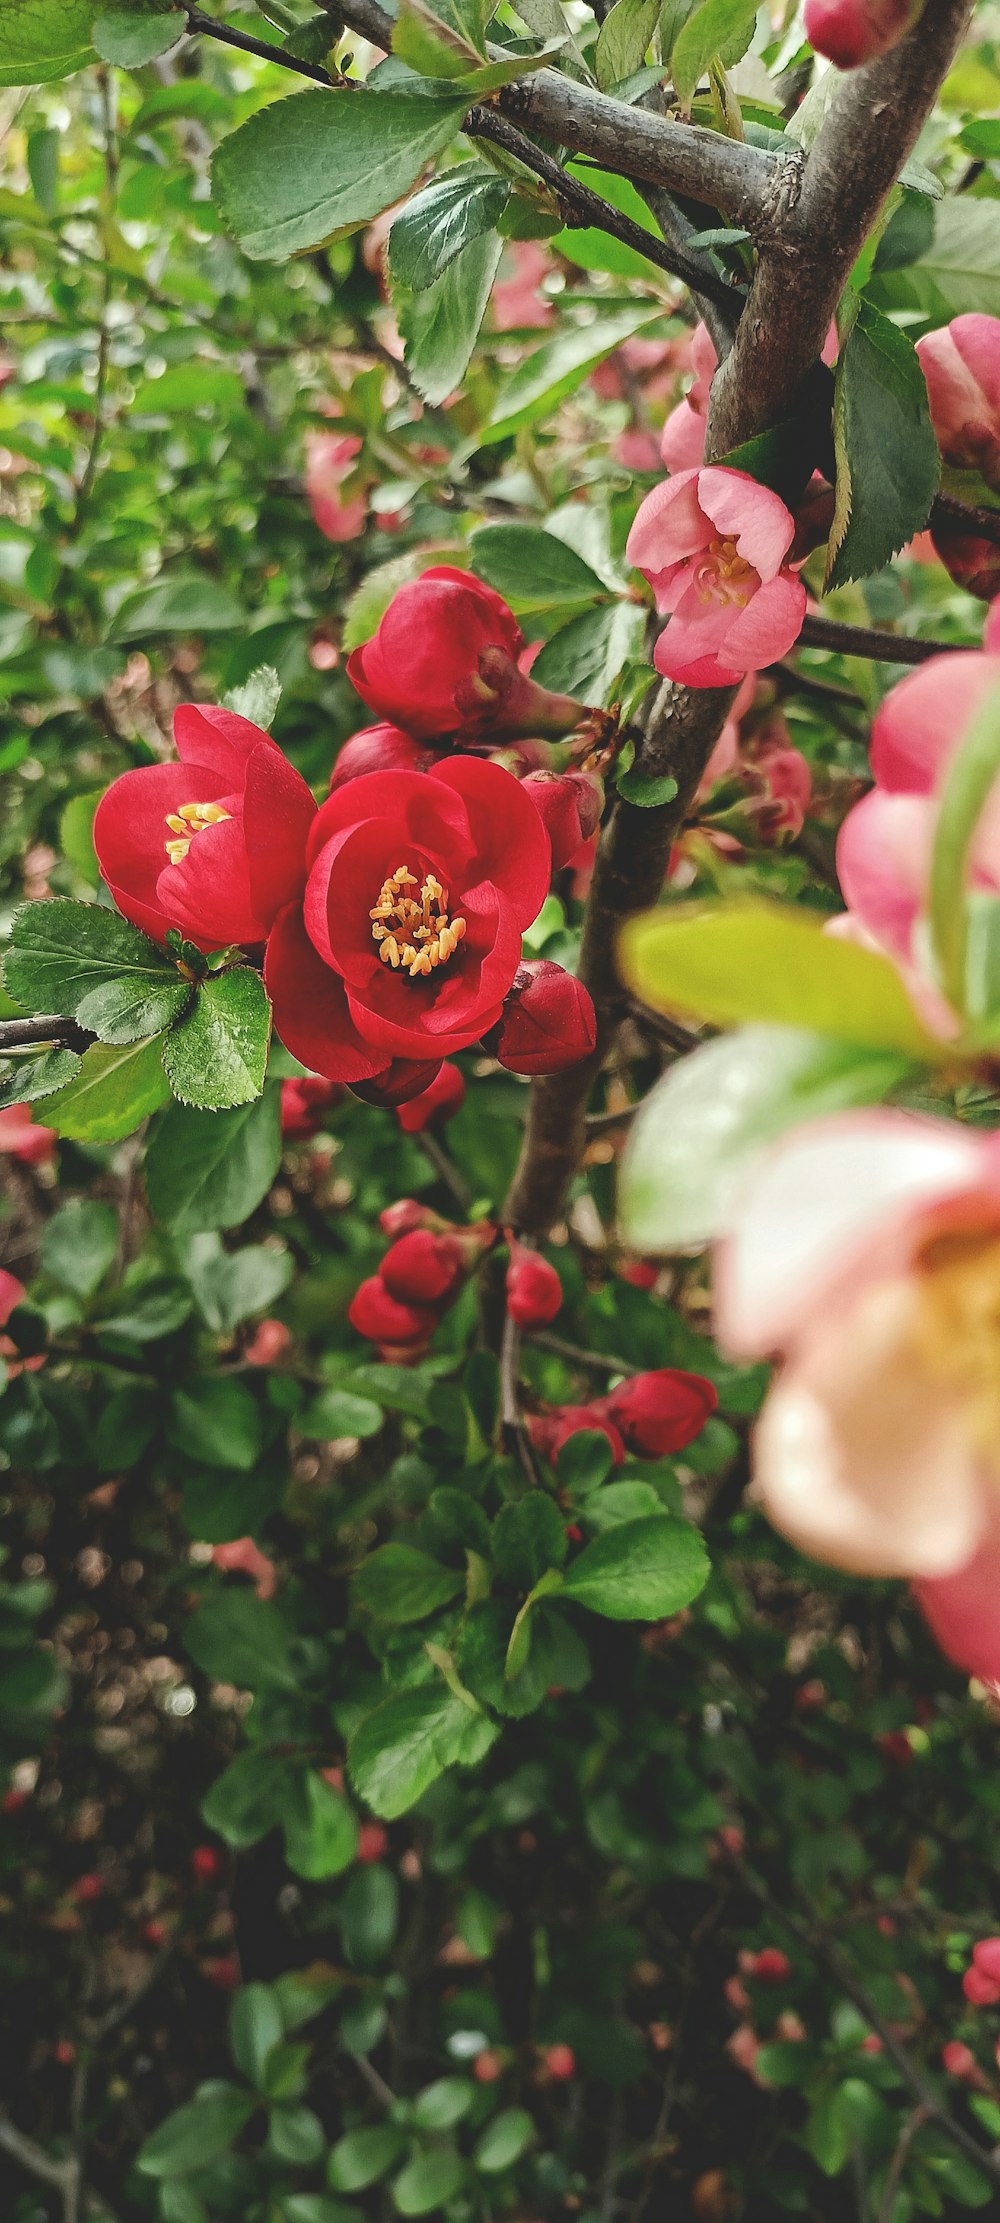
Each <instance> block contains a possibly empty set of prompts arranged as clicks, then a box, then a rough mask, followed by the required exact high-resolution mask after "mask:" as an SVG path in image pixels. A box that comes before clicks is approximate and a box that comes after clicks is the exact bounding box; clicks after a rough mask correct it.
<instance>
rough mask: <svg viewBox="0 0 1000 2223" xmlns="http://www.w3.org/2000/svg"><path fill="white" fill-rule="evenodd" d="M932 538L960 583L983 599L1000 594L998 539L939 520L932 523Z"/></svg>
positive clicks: (946, 568)
mask: <svg viewBox="0 0 1000 2223" xmlns="http://www.w3.org/2000/svg"><path fill="white" fill-rule="evenodd" d="M931 539H932V541H933V542H934V546H935V548H936V549H937V552H938V555H939V556H940V558H941V561H942V563H943V565H944V568H945V570H946V572H947V573H948V576H949V578H950V579H954V581H955V585H956V586H957V587H964V588H965V591H966V594H974V595H976V596H978V599H979V601H980V602H992V601H993V598H994V596H995V595H998V594H1000V548H998V547H997V545H996V542H995V541H992V540H981V539H980V538H979V536H978V534H976V533H964V532H963V531H962V530H961V527H960V526H957V525H948V524H937V523H935V524H933V525H932V526H931Z"/></svg>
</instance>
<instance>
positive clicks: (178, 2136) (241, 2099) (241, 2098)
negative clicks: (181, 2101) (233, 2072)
mask: <svg viewBox="0 0 1000 2223" xmlns="http://www.w3.org/2000/svg"><path fill="white" fill-rule="evenodd" d="M254 2105H255V2102H254V2098H253V2094H252V2093H251V2092H242V2091H240V2090H239V2089H238V2087H237V2086H236V2085H235V2084H216V2085H214V2086H213V2087H212V2090H211V2091H210V2092H206V2093H204V2094H202V2095H200V2096H199V2094H198V2093H196V2094H195V2097H194V2099H193V2100H190V2101H189V2102H188V2104H187V2106H185V2107H177V2108H175V2109H174V2112H173V2114H172V2115H168V2116H167V2119H166V2121H165V2122H163V2123H159V2124H158V2125H157V2128H156V2129H155V2130H154V2131H153V2132H152V2134H151V2136H150V2137H149V2138H147V2139H146V2141H145V2143H144V2144H143V2145H142V2146H140V2148H139V2151H138V2153H137V2155H136V2157H135V2165H136V2168H137V2169H140V2170H141V2171H142V2173H143V2175H144V2176H147V2177H183V2176H187V2175H188V2173H189V2172H190V2171H191V2170H192V2169H204V2168H206V2167H207V2166H208V2164H209V2162H211V2161H215V2160H216V2158H217V2157H218V2155H219V2154H223V2153H226V2152H227V2151H228V2149H229V2147H230V2146H231V2145H232V2143H233V2140H234V2138H238V2137H239V2134H240V2131H241V2130H242V2129H243V2128H244V2125H245V2124H246V2123H248V2122H249V2120H250V2117H251V2115H252V2114H253V2110H254Z"/></svg>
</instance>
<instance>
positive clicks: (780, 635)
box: [726, 572, 806, 672]
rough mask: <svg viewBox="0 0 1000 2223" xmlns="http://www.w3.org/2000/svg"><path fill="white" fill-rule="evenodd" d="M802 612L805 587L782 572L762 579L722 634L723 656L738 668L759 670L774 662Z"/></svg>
mask: <svg viewBox="0 0 1000 2223" xmlns="http://www.w3.org/2000/svg"><path fill="white" fill-rule="evenodd" d="M805 614H806V590H805V588H804V586H803V585H802V582H801V580H799V579H790V578H789V577H788V574H787V572H782V573H781V574H780V575H779V577H778V578H777V579H765V581H764V584H763V585H762V586H760V587H758V589H757V592H756V594H753V595H751V597H750V600H749V602H748V603H747V605H746V608H745V609H744V610H739V611H738V612H737V614H736V617H735V619H734V622H733V624H732V625H731V626H730V629H729V633H728V635H727V638H726V657H727V659H728V661H729V662H730V663H731V664H733V665H734V666H735V668H736V670H737V671H740V672H759V671H762V670H763V668H764V665H765V664H777V663H779V662H780V659H781V658H782V656H787V654H788V651H789V649H790V648H792V647H794V645H795V642H796V641H797V640H798V637H799V634H800V633H801V631H802V620H803V618H804V617H805Z"/></svg>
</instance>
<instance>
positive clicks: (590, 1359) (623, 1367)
mask: <svg viewBox="0 0 1000 2223" xmlns="http://www.w3.org/2000/svg"><path fill="white" fill-rule="evenodd" d="M528 1341H529V1343H537V1344H538V1345H539V1346H540V1348H541V1349H542V1350H543V1351H554V1352H555V1354H556V1357H557V1358H564V1359H569V1360H570V1361H571V1362H572V1363H573V1364H574V1365H576V1366H585V1367H589V1368H590V1370H591V1372H592V1373H594V1374H638V1372H639V1368H638V1367H637V1366H633V1365H632V1362H631V1360H630V1359H623V1358H616V1357H615V1354H614V1352H613V1351H585V1350H584V1348H583V1345H582V1344H580V1343H567V1341H566V1338H565V1336H562V1335H552V1334H550V1332H549V1329H548V1328H532V1330H531V1333H530V1335H529V1337H528Z"/></svg>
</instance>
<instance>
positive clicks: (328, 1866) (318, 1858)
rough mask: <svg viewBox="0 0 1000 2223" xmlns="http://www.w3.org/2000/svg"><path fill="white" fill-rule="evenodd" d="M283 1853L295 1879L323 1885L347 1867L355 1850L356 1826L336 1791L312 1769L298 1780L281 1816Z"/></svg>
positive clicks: (347, 1807) (349, 1810)
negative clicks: (298, 1877) (302, 1877)
mask: <svg viewBox="0 0 1000 2223" xmlns="http://www.w3.org/2000/svg"><path fill="white" fill-rule="evenodd" d="M282 1825H283V1827H284V1832H285V1853H286V1857H287V1860H288V1865H289V1867H290V1868H291V1870H292V1872H293V1874H294V1875H296V1876H304V1877H305V1878H306V1881H307V1882H309V1883H325V1882H326V1880H327V1878H328V1877H329V1876H339V1875H342V1874H343V1871H344V1869H345V1868H348V1867H349V1866H350V1864H351V1861H352V1860H353V1859H354V1855H355V1853H356V1851H357V1844H358V1825H357V1822H356V1820H355V1818H354V1815H353V1814H352V1812H351V1809H350V1807H349V1806H348V1804H347V1800H346V1799H345V1798H342V1797H341V1795H340V1792H339V1791H337V1790H335V1789H334V1787H333V1784H332V1783H327V1782H325V1781H324V1778H323V1777H322V1776H321V1775H317V1774H316V1771H315V1769H313V1768H308V1769H306V1770H305V1771H304V1772H303V1773H301V1774H300V1775H299V1777H298V1780H297V1784H296V1793H295V1797H294V1798H293V1799H290V1800H289V1801H288V1803H287V1805H286V1806H285V1810H284V1813H283V1815H282Z"/></svg>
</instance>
